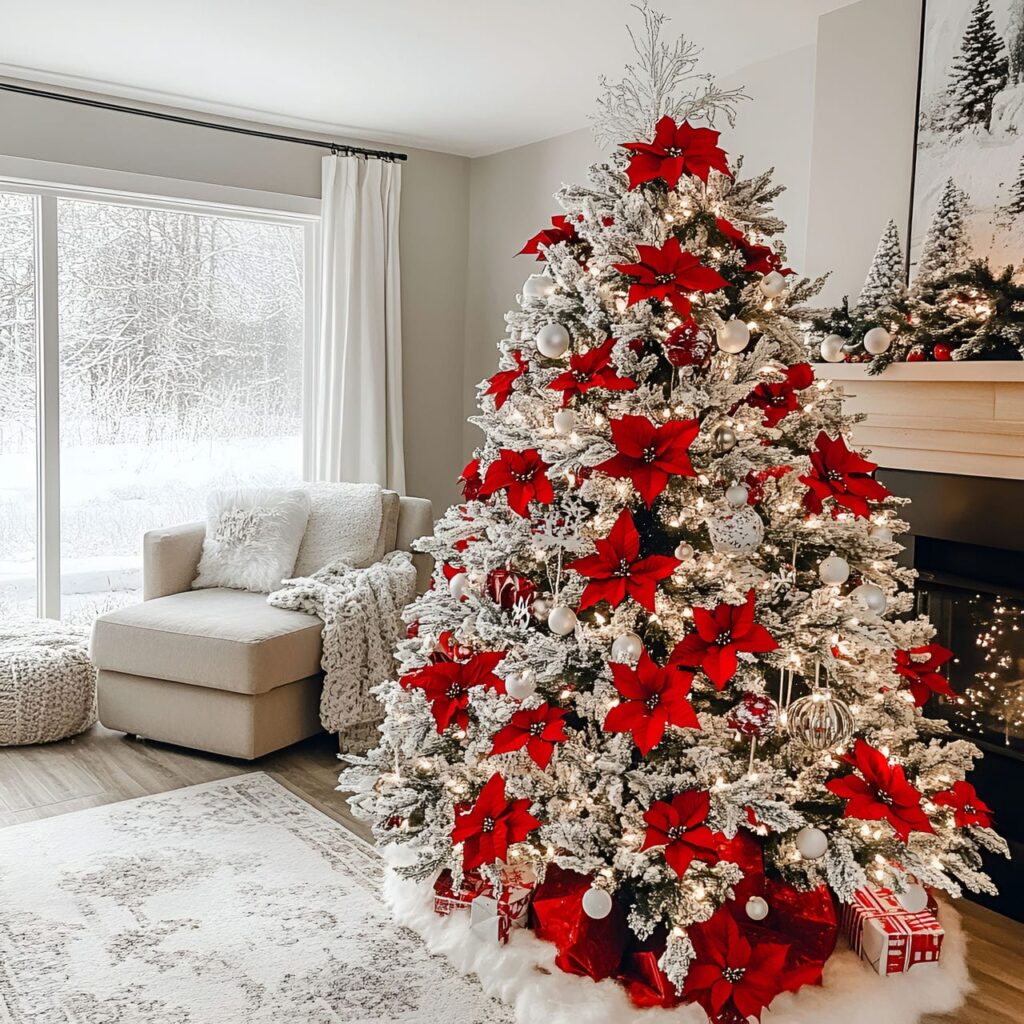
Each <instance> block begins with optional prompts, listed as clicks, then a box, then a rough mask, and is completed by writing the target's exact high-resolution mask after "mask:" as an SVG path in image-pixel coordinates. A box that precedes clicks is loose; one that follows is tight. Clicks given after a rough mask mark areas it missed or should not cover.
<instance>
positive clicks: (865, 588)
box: [850, 583, 889, 615]
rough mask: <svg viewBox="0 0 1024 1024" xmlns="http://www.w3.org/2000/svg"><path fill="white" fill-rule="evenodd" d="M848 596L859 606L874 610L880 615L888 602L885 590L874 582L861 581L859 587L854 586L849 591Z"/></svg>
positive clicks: (870, 610)
mask: <svg viewBox="0 0 1024 1024" xmlns="http://www.w3.org/2000/svg"><path fill="white" fill-rule="evenodd" d="M850 597H851V598H852V599H853V600H854V601H855V602H856V603H857V604H858V605H860V607H861V608H863V609H865V610H866V611H869V612H874V613H875V614H876V615H881V614H882V612H884V611H885V609H886V606H887V605H888V603H889V599H888V598H887V597H886V596H885V591H884V590H883V589H882V588H881V587H879V586H876V585H875V584H874V583H862V584H861V585H860V586H859V587H854V588H853V590H851V591H850Z"/></svg>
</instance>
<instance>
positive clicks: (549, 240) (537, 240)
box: [516, 214, 577, 260]
mask: <svg viewBox="0 0 1024 1024" xmlns="http://www.w3.org/2000/svg"><path fill="white" fill-rule="evenodd" d="M576 240H577V236H576V228H575V226H574V225H573V224H572V222H571V221H569V220H568V219H567V218H566V217H564V216H562V215H561V214H559V215H558V216H557V217H552V218H551V227H549V228H543V229H541V230H540V231H538V232H537V234H535V235H534V236H533V238H531V239H530V240H529V241H528V242H527V243H526V245H524V246H523V247H522V249H520V250H519V252H518V253H516V255H517V256H536V257H537V259H538V260H544V259H546V257H545V255H544V251H543V249H542V248H541V246H543V247H544V249H546V248H548V247H549V246H552V245H557V244H558V243H559V242H575V241H576Z"/></svg>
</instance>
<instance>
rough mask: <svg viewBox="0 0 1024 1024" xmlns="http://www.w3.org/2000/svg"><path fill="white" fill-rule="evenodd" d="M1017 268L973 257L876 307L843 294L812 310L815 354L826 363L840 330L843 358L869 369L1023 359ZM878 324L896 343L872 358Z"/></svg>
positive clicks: (1022, 299) (808, 318)
mask: <svg viewBox="0 0 1024 1024" xmlns="http://www.w3.org/2000/svg"><path fill="white" fill-rule="evenodd" d="M1014 273H1015V269H1014V267H1012V266H1007V267H1004V268H1003V269H1002V270H1001V271H999V272H998V273H996V272H995V271H994V270H993V269H992V267H991V266H990V265H989V263H988V261H987V260H973V261H971V262H970V263H969V264H968V265H967V267H966V268H964V269H962V270H959V271H956V272H953V273H949V274H945V275H942V276H939V277H936V278H933V279H932V280H929V281H927V282H924V283H919V282H916V281H915V283H914V285H913V286H912V287H911V288H910V289H909V290H908V289H900V290H899V292H898V294H896V295H894V296H893V297H892V298H891V299H890V300H889V301H888V302H886V303H885V304H883V305H881V306H878V307H877V308H875V309H871V310H863V309H861V308H859V307H858V306H853V307H851V306H850V300H849V297H848V296H844V297H843V300H842V302H841V303H840V304H839V305H838V306H835V307H833V308H830V309H817V310H806V311H805V313H804V322H805V325H806V327H807V331H808V336H807V343H808V348H809V349H810V350H811V357H812V359H815V360H817V361H821V359H822V358H823V356H822V353H823V351H824V348H823V345H824V347H825V348H827V347H828V346H827V345H826V344H825V340H826V339H827V338H829V336H830V335H835V336H838V337H839V338H842V339H843V345H842V357H841V359H842V361H844V362H856V363H867V364H868V367H867V371H868V373H871V374H877V373H881V372H882V371H883V370H884V369H885V368H886V367H887V366H888V365H889V364H890V363H894V362H911V363H913V362H924V361H929V360H931V361H935V362H944V361H947V360H950V359H952V360H958V361H959V360H1012V361H1018V360H1021V359H1024V284H1022V283H1021V282H1019V281H1015V280H1014ZM877 327H881V328H883V329H884V330H885V331H887V332H888V333H889V335H890V336H891V339H892V341H891V344H890V345H889V347H888V348H887V349H886V350H885V351H884V352H880V353H877V354H875V355H872V354H871V353H869V352H868V351H867V350H866V349H865V348H864V336H865V335H866V334H867V333H868V331H870V330H872V329H873V328H877ZM834 351H835V342H833V354H834ZM829 361H838V360H836V359H834V358H833V359H832V360H829Z"/></svg>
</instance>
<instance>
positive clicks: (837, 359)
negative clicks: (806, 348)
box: [821, 334, 846, 363]
mask: <svg viewBox="0 0 1024 1024" xmlns="http://www.w3.org/2000/svg"><path fill="white" fill-rule="evenodd" d="M845 344H846V339H845V338H844V337H842V336H841V335H839V334H830V335H829V336H828V337H827V338H826V339H825V340H824V341H823V342H822V343H821V358H822V359H824V360H825V362H826V363H841V362H842V361H843V357H844V353H843V346H844V345H845Z"/></svg>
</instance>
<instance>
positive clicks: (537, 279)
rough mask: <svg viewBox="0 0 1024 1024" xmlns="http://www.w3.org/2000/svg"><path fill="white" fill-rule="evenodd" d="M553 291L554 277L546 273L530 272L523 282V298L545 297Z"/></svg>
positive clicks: (552, 293)
mask: <svg viewBox="0 0 1024 1024" xmlns="http://www.w3.org/2000/svg"><path fill="white" fill-rule="evenodd" d="M554 293H555V281H554V278H551V277H548V276H547V274H531V275H530V276H529V277H528V278H527V279H526V282H525V283H524V284H523V298H524V299H546V298H548V297H549V296H551V295H554Z"/></svg>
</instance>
